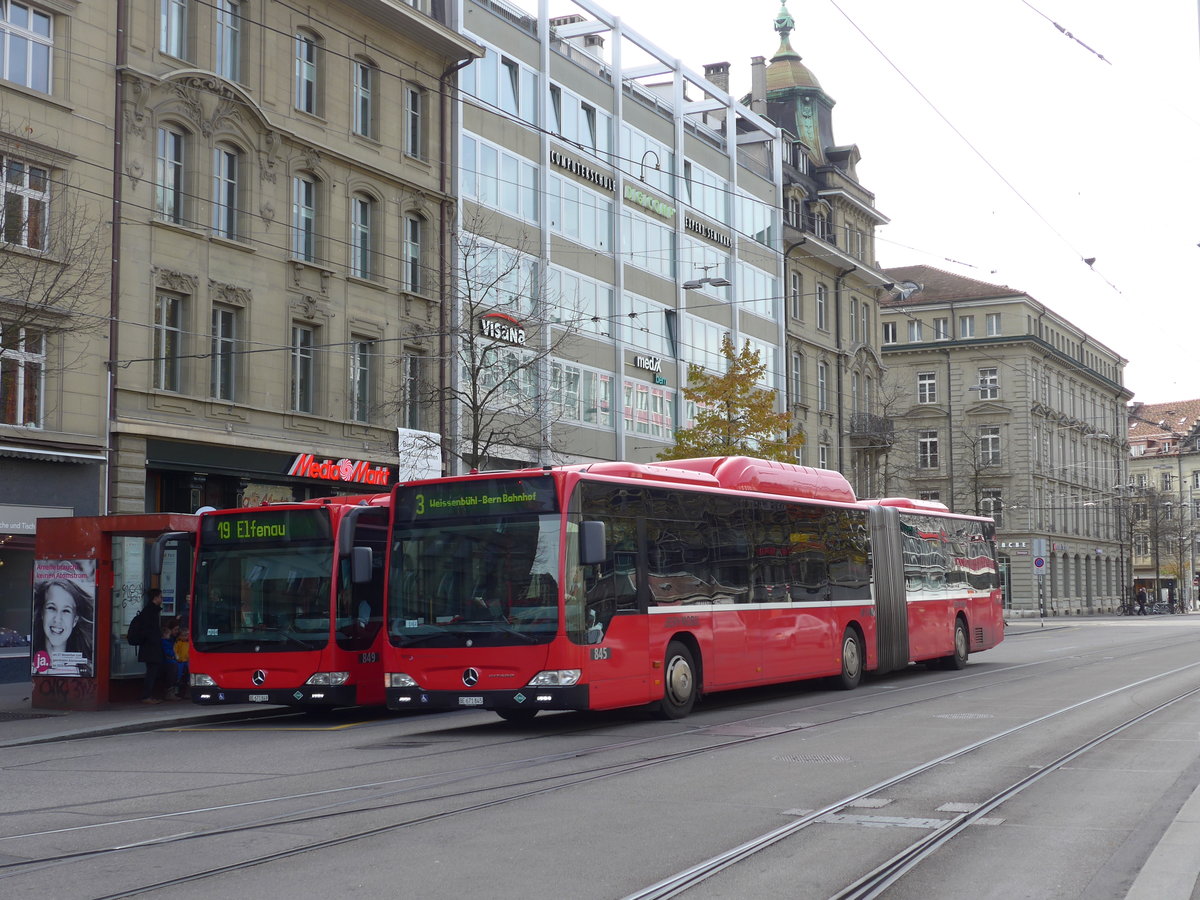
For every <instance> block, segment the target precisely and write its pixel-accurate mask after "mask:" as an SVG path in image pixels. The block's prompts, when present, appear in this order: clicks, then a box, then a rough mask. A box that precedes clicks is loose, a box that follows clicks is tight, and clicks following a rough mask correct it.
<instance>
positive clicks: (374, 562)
mask: <svg viewBox="0 0 1200 900" xmlns="http://www.w3.org/2000/svg"><path fill="white" fill-rule="evenodd" d="M389 503H390V496H389V495H388V494H380V495H377V496H373V497H330V498H322V499H319V500H306V501H301V502H297V503H276V504H270V505H268V506H263V507H257V508H243V509H223V510H214V511H210V512H204V513H202V514H201V515H200V523H199V529H198V532H197V535H196V538H195V540H196V545H195V563H194V565H195V573H194V578H193V582H192V584H193V595H192V607H191V613H190V617H189V624H190V627H191V646H190V647H189V651H188V652H189V657H190V658H189V660H188V668H189V672H190V684H191V695H192V701H193V702H195V703H199V704H221V703H274V704H284V705H288V706H295V707H299V708H305V709H319V708H328V707H333V706H369V705H382V704H383V703H384V691H383V662H382V660H383V653H382V649H383V647H382V645H383V643H384V636H383V584H384V579H383V573H384V571H385V562H386V556H387V524H388V522H387V519H388V505H389Z"/></svg>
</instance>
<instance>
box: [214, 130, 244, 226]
mask: <svg viewBox="0 0 1200 900" xmlns="http://www.w3.org/2000/svg"><path fill="white" fill-rule="evenodd" d="M238 160H239V154H238V151H237V149H236V148H234V147H230V146H227V145H218V146H216V147H215V148H213V221H212V228H213V234H215V235H217V237H223V238H228V239H229V240H231V241H232V240H237V239H238V238H239V237H241V234H240V233H239V228H238V205H239V204H238V175H239V162H238Z"/></svg>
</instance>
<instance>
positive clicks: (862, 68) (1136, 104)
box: [518, 0, 1200, 403]
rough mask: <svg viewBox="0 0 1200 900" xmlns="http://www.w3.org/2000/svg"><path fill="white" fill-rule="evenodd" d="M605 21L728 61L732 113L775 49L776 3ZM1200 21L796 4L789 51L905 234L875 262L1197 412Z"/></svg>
mask: <svg viewBox="0 0 1200 900" xmlns="http://www.w3.org/2000/svg"><path fill="white" fill-rule="evenodd" d="M518 3H519V5H521V6H523V7H525V8H527V9H531V10H536V8H537V5H536V2H535V0H518ZM600 5H601V7H602V8H604V9H607V10H608V11H609V12H611V13H613V14H614V15H617V16H619V17H620V18H621V19H622V21H623V22H624V23H625V25H626V26H627V27H628V28H630V29H632V30H634V31H636V32H638V33H639V34H641V35H643V36H644V37H646V38H648V39H649V40H651V41H653V42H654V43H655V44H657V45H658V46H659V47H660V48H661V49H663V50H664V51H666V52H668V53H671V54H676V55H677V56H678V57H679V59H680V61H681V62H682V63H683V64H684V65H686V66H688V67H689V68H691V69H693V70H695V71H697V72H701V73H702V72H703V68H704V64H705V63H710V62H721V61H727V62H729V63H731V64H732V70H731V90H732V92H733V93H734V94H735V95H737V96H741V95H742V94H744V93H747V92H748V91H749V84H750V59H751V57H753V56H764V57H766V58H767V59H768V60H769V59H770V57H771V56H773V55H774V53H775V50H776V48H777V47H778V45H779V42H778V37H777V35H776V34H775V32H774V30H773V27H772V23H773V21H774V19H775V16H776V14H777V13H778V11H779V8H780V3H779V0H600ZM1198 6H1200V0H1149V2H1147V3H1145V4H1129V3H1127V2H1121V0H1028V2H1027V0H904V2H897V0H789V3H788V9H789V11H790V12H791V14H792V17H793V18H794V19H795V20H796V30H795V31H794V32H793V33H792V38H791V41H792V46H793V48H794V49H795V50H796V51H797V52H798V53H799V54H800V56H801V57H802V58H803V60H804V63H805V64H806V65H807V66H808V67H809V68H810V69H811V70H812V72H813V74H814V75H816V77H817V79H818V80H819V81H820V83H821V86H822V88H823V89H824V90H825V92H826V93H827V94H828V95H829V96H830V97H832V98H833V100H834V101H835V102H836V106H835V107H834V112H833V116H834V118H833V125H834V139H835V140H836V141H837V143H839V144H857V145H858V148H859V150H860V152H861V154H862V162H861V163H860V164H859V166H858V176H859V180H860V181H861V182H862V184H863V186H864V187H865V188H867V190H870V191H873V192H874V193H875V195H876V206H877V208H878V209H879V210H880V212H882V213H883V214H884V215H886V216H888V217H889V218H890V219H891V223H890V224H889V225H886V226H883V227H882V228H880V229H879V230H878V231H877V245H876V253H877V256H878V258H879V262H880V264H881V265H882V266H884V267H888V266H901V265H913V264H922V263H923V264H927V265H932V266H937V267H939V268H943V269H946V270H948V271H951V272H955V273H957V274H961V275H966V276H968V277H972V278H978V279H980V280H982V281H988V282H993V283H996V284H1007V285H1009V286H1011V287H1013V288H1016V289H1019V290H1023V291H1025V292H1027V293H1029V294H1030V295H1031V296H1033V297H1034V298H1035V299H1036V300H1038V301H1040V302H1041V303H1044V304H1045V305H1047V306H1049V307H1050V308H1051V309H1053V310H1054V311H1055V312H1057V313H1059V314H1060V315H1063V316H1065V317H1066V318H1067V319H1069V320H1070V321H1071V322H1073V323H1074V324H1075V325H1076V326H1078V327H1079V328H1082V329H1083V330H1084V331H1085V332H1087V333H1088V334H1090V335H1091V336H1092V337H1093V338H1094V339H1096V340H1098V341H1100V342H1101V343H1103V344H1105V345H1107V346H1108V347H1109V348H1110V349H1112V350H1114V351H1115V352H1117V353H1119V354H1120V355H1121V356H1123V357H1125V358H1126V359H1128V360H1129V365H1128V367H1127V368H1126V385H1127V386H1128V387H1129V388H1130V389H1132V390H1133V391H1134V392H1135V394H1136V399H1138V400H1143V401H1145V402H1148V403H1158V402H1169V401H1172V400H1184V399H1190V398H1196V397H1200V376H1196V375H1194V374H1193V372H1195V371H1196V370H1195V369H1193V367H1192V366H1193V364H1194V358H1195V357H1196V356H1197V355H1198V351H1200V309H1198V308H1197V297H1198V295H1200V283H1198V282H1197V281H1194V280H1193V279H1194V278H1196V276H1197V274H1200V246H1197V244H1198V242H1200V222H1197V221H1196V215H1195V211H1196V209H1197V200H1198V199H1200V154H1198V153H1197V147H1200V91H1198V90H1197V88H1198V87H1200V62H1198V58H1200V28H1198V26H1197V8H1198ZM551 8H552V11H553V12H554V13H555V14H558V13H562V12H577V11H578V9H577V8H576V7H574V5H573V4H570V3H569V0H561V2H559V0H554V2H553V3H552V6H551ZM843 13H844V14H843ZM1055 22H1057V23H1058V24H1060V25H1061V26H1062V27H1063V28H1065V29H1066V30H1067V31H1069V32H1070V33H1071V34H1073V35H1074V36H1075V37H1076V38H1077V39H1078V41H1082V42H1083V43H1085V44H1086V45H1087V47H1090V48H1091V51H1094V52H1091V51H1089V50H1088V49H1086V48H1085V47H1083V46H1081V45H1080V44H1079V43H1077V42H1076V41H1075V40H1072V39H1071V38H1069V37H1067V36H1065V35H1064V34H1063V33H1062V32H1060V31H1059V30H1058V29H1057V28H1055V27H1054V24H1053V23H1055ZM860 29H861V31H860ZM864 35H865V36H864ZM868 38H869V40H868ZM872 45H874V46H872ZM876 48H878V49H876ZM1096 54H1102V55H1103V57H1104V59H1106V60H1108V62H1105V61H1104V60H1102V59H1100V58H1098V56H1097V55H1096ZM885 55H886V58H885ZM897 70H899V71H897ZM900 73H903V75H901V74H900ZM905 77H907V79H908V80H909V81H911V82H912V83H913V85H915V88H914V87H912V86H910V85H909V84H908V83H906V81H905ZM918 91H919V93H918ZM922 94H923V95H924V96H925V97H926V98H928V101H929V102H928V103H927V102H926V100H924V99H922V96H921V95H922ZM930 103H932V105H933V107H936V110H937V111H936V112H935V111H934V109H933V108H931V106H930ZM939 113H940V115H939ZM943 117H944V119H943ZM947 121H948V122H949V123H950V124H947ZM951 126H953V127H951ZM956 130H957V131H958V132H960V133H961V134H962V136H963V137H960V136H959V135H958V134H956V133H955V131H956ZM964 137H965V139H966V140H964V139H963V138H964ZM968 142H969V144H968ZM972 147H974V149H972ZM976 151H977V152H976ZM981 157H983V158H982V159H981ZM985 160H986V162H985ZM993 168H994V169H995V170H996V171H993ZM997 172H998V173H999V174H997ZM1001 176H1003V177H1001ZM1006 181H1007V182H1008V184H1009V185H1011V186H1012V187H1011V188H1010V187H1009V186H1007V185H1006V184H1005V182H1006ZM1014 189H1015V190H1014ZM1085 257H1095V259H1096V263H1095V266H1094V270H1093V269H1089V268H1088V267H1087V265H1085V264H1084V262H1083V261H1082V260H1083V258H1085Z"/></svg>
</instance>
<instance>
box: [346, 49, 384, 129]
mask: <svg viewBox="0 0 1200 900" xmlns="http://www.w3.org/2000/svg"><path fill="white" fill-rule="evenodd" d="M351 66H352V74H353V78H354V133H355V134H359V135H362V136H363V137H369V138H373V137H375V85H376V84H378V78H377V77H376V74H375V67H374V66H373V65H371V64H370V63H369V62H366V61H365V60H361V59H356V60H354V61H353V62H352V63H351Z"/></svg>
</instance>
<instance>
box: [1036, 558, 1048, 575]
mask: <svg viewBox="0 0 1200 900" xmlns="http://www.w3.org/2000/svg"><path fill="white" fill-rule="evenodd" d="M1033 571H1034V572H1036V573H1037V574H1038V575H1045V574H1046V557H1044V556H1035V557H1034V558H1033Z"/></svg>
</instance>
